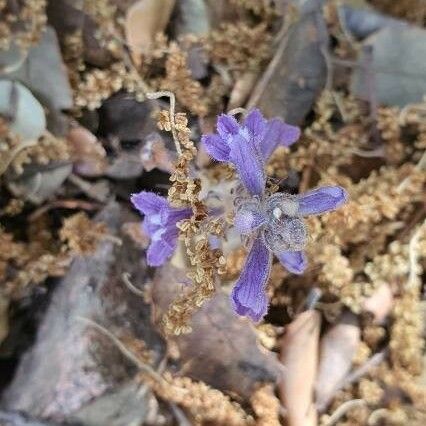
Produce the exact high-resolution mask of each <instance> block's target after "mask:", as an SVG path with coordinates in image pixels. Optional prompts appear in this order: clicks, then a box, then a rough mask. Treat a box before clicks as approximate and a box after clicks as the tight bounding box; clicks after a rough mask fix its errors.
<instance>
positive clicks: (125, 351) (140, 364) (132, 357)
mask: <svg viewBox="0 0 426 426" xmlns="http://www.w3.org/2000/svg"><path fill="white" fill-rule="evenodd" d="M76 319H77V321H80V322H84V323H86V324H88V325H90V326H91V327H93V328H95V329H96V330H97V331H99V332H100V333H101V334H103V335H104V336H105V337H108V339H110V340H111V342H112V343H114V345H115V346H117V348H118V349H119V350H120V351H121V353H122V354H123V355H124V356H125V357H126V358H127V359H128V360H129V361H131V362H132V363H133V364H135V365H136V367H138V368H139V369H140V370H142V371H143V372H145V373H147V374H148V375H149V376H150V377H151V378H152V379H154V380H155V381H157V382H159V383H161V384H162V385H164V386H170V385H169V383H168V382H167V381H166V380H164V379H163V377H161V376H160V375H159V374H158V373H157V372H156V371H155V370H154V369H153V368H152V367H150V366H149V365H148V364H145V363H144V362H142V361H141V360H140V359H139V358H138V356H137V355H136V354H134V353H133V352H132V351H131V350H129V349H128V348H127V347H126V346H125V345H124V344H123V343H122V342H121V341H120V339H118V338H117V337H116V336H114V334H112V333H111V332H110V331H109V330H107V329H106V328H105V327H103V326H102V325H100V324H98V323H97V322H95V321H93V320H91V319H89V318H85V317H77V318H76Z"/></svg>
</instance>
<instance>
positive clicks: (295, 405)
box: [280, 310, 321, 426]
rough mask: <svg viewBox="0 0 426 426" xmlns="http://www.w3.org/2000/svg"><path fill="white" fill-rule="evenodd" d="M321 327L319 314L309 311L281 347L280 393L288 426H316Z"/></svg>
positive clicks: (288, 329) (290, 327)
mask: <svg viewBox="0 0 426 426" xmlns="http://www.w3.org/2000/svg"><path fill="white" fill-rule="evenodd" d="M320 326H321V315H320V314H319V312H318V311H315V310H308V311H305V312H303V313H301V314H300V315H299V316H298V317H296V319H294V320H293V321H292V322H291V323H290V324H289V325H288V326H287V327H286V330H285V335H284V338H283V341H282V346H281V347H282V350H281V362H282V363H283V364H284V367H285V376H284V379H283V381H282V382H281V385H280V391H281V397H282V399H283V400H284V402H285V406H286V409H287V421H288V424H289V426H314V425H316V424H317V423H316V418H317V414H316V410H315V406H314V403H313V392H314V381H315V376H316V373H317V363H318V345H319V332H320Z"/></svg>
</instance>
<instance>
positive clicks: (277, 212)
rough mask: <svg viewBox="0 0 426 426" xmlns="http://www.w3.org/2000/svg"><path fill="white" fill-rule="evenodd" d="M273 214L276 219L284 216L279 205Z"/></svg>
mask: <svg viewBox="0 0 426 426" xmlns="http://www.w3.org/2000/svg"><path fill="white" fill-rule="evenodd" d="M272 214H273V215H274V217H275V218H276V219H279V218H280V217H281V216H282V214H283V212H282V210H281V209H280V208H279V207H275V208H274V210H273V211H272Z"/></svg>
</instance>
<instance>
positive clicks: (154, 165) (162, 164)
mask: <svg viewBox="0 0 426 426" xmlns="http://www.w3.org/2000/svg"><path fill="white" fill-rule="evenodd" d="M139 155H140V159H141V163H142V166H143V168H144V169H145V170H146V171H147V172H150V171H151V170H153V169H159V170H161V171H163V172H166V173H172V171H173V170H174V165H173V158H172V155H171V152H169V150H168V149H167V148H166V145H165V143H164V141H163V139H162V137H161V136H160V134H159V133H157V132H153V133H150V134H149V135H148V136H147V137H146V138H145V140H144V142H143V145H142V148H141V149H140V152H139Z"/></svg>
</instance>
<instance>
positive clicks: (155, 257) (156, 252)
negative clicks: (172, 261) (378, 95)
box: [146, 235, 177, 266]
mask: <svg viewBox="0 0 426 426" xmlns="http://www.w3.org/2000/svg"><path fill="white" fill-rule="evenodd" d="M176 245H177V238H176V239H173V238H170V239H169V238H167V237H166V236H165V235H163V238H161V239H160V240H157V241H151V244H150V245H149V247H148V251H147V253H146V261H147V263H148V265H149V266H161V265H163V264H164V263H165V262H166V261H167V260H168V259H169V257H170V256H171V255H172V254H173V252H174V251H175V249H176Z"/></svg>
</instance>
